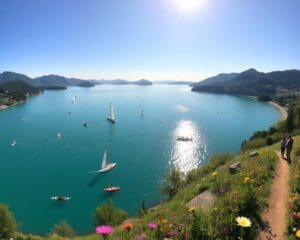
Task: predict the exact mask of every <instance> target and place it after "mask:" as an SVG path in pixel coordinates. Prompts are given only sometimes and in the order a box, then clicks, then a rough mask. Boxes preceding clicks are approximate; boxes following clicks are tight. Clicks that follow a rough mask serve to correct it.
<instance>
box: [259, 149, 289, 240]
mask: <svg viewBox="0 0 300 240" xmlns="http://www.w3.org/2000/svg"><path fill="white" fill-rule="evenodd" d="M277 156H278V158H279V162H278V165H277V169H276V176H275V178H274V180H273V183H272V185H271V192H270V196H269V200H268V208H267V209H266V210H265V211H264V213H263V215H262V218H263V220H264V222H265V224H266V228H265V229H264V230H263V231H261V232H260V234H259V237H258V240H271V239H272V240H286V239H287V238H286V236H285V234H284V231H285V226H286V221H285V220H286V214H287V202H288V194H289V192H288V186H289V167H288V164H287V162H286V161H285V160H284V159H282V158H281V156H280V153H277Z"/></svg>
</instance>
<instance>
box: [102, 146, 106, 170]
mask: <svg viewBox="0 0 300 240" xmlns="http://www.w3.org/2000/svg"><path fill="white" fill-rule="evenodd" d="M106 165H107V151H106V149H105V152H104V155H103V159H102V166H101V168H105V167H106Z"/></svg>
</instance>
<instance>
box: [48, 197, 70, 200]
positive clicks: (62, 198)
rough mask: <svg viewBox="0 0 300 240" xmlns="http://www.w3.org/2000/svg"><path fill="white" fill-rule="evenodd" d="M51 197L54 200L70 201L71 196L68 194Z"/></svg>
mask: <svg viewBox="0 0 300 240" xmlns="http://www.w3.org/2000/svg"><path fill="white" fill-rule="evenodd" d="M51 199H52V200H54V201H68V200H70V199H71V198H70V197H67V196H53V197H51Z"/></svg>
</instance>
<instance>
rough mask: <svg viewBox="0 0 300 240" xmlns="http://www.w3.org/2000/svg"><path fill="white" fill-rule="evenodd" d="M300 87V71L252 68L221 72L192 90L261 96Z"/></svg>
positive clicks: (195, 85)
mask: <svg viewBox="0 0 300 240" xmlns="http://www.w3.org/2000/svg"><path fill="white" fill-rule="evenodd" d="M297 89H300V71H299V70H286V71H274V72H269V73H263V72H258V71H256V70H255V69H253V68H251V69H248V70H246V71H244V72H241V73H229V74H219V75H217V76H214V77H210V78H208V79H205V80H203V81H201V82H199V83H196V84H193V88H192V91H196V92H211V93H227V94H241V95H252V96H260V95H262V94H269V95H275V94H276V93H278V92H280V91H294V90H297Z"/></svg>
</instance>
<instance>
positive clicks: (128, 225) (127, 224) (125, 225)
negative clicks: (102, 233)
mask: <svg viewBox="0 0 300 240" xmlns="http://www.w3.org/2000/svg"><path fill="white" fill-rule="evenodd" d="M132 227H133V225H132V223H130V222H126V223H124V224H123V225H122V228H123V229H125V230H127V231H130V230H131V229H132Z"/></svg>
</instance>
